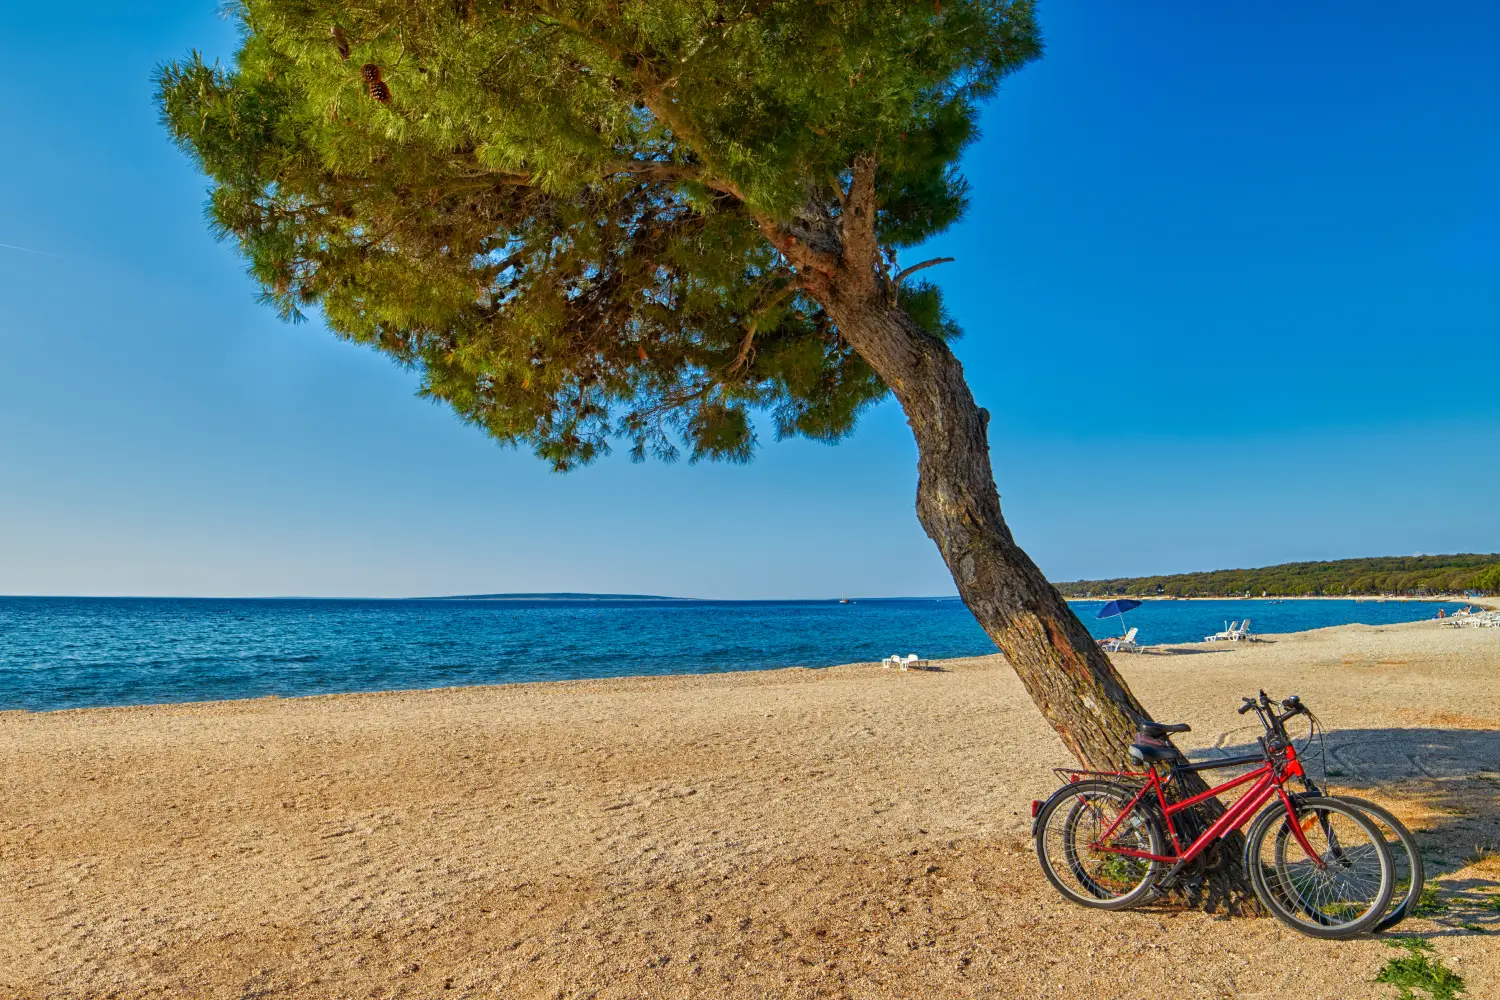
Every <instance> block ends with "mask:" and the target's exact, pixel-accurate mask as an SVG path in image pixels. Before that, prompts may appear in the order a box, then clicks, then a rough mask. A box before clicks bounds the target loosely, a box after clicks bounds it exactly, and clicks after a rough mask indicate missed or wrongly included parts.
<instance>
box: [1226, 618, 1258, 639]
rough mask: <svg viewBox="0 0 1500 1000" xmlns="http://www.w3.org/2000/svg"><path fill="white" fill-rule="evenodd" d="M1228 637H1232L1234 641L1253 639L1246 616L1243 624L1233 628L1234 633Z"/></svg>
mask: <svg viewBox="0 0 1500 1000" xmlns="http://www.w3.org/2000/svg"><path fill="white" fill-rule="evenodd" d="M1229 638H1231V639H1233V640H1234V641H1236V642H1238V641H1239V640H1241V639H1245V640H1247V641H1249V640H1253V639H1254V636H1252V635H1251V634H1250V619H1248V618H1246V619H1245V621H1244V622H1243V624H1241V625H1240V627H1239V628H1237V629H1235V630H1234V635H1232V636H1230V637H1229Z"/></svg>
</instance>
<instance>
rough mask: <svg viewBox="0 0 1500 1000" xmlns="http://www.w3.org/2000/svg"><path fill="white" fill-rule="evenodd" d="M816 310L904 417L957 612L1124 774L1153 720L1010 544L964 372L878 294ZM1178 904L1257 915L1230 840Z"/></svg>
mask: <svg viewBox="0 0 1500 1000" xmlns="http://www.w3.org/2000/svg"><path fill="white" fill-rule="evenodd" d="M850 291H853V292H854V294H853V295H850V294H849V292H850ZM822 301H823V306H824V308H825V309H827V310H828V313H829V315H830V316H831V317H832V318H833V320H834V322H835V323H836V324H837V325H838V328H839V330H840V331H841V332H842V334H843V335H844V336H845V337H846V338H848V340H849V342H850V344H852V345H853V346H854V348H855V349H856V350H857V351H859V353H860V355H861V356H862V357H863V358H864V359H865V360H866V361H867V362H869V364H870V365H871V367H873V368H874V369H875V370H876V372H878V373H879V374H880V376H881V378H882V379H884V380H885V382H886V384H887V385H889V386H890V387H891V390H892V392H894V393H895V395H896V399H897V400H898V401H899V402H900V404H901V408H902V409H903V410H904V411H905V413H906V418H907V422H908V423H909V424H910V425H911V429H912V434H913V436H915V438H916V441H917V452H918V456H919V458H918V461H917V471H918V478H917V517H918V518H919V519H920V520H921V522H922V527H923V528H924V529H926V531H927V535H928V537H930V538H931V539H932V540H933V541H934V542H935V543H937V547H938V551H940V552H941V553H942V555H943V561H944V562H945V563H947V565H948V569H949V571H950V572H952V574H953V579H954V581H955V582H956V583H957V584H958V592H959V594H960V596H962V598H963V601H964V604H965V605H967V606H968V608H969V610H970V611H971V612H973V614H974V617H975V618H976V619H977V620H978V622H979V624H980V626H981V627H983V628H984V630H985V632H986V633H988V634H989V636H990V638H991V639H993V640H994V642H995V645H996V646H998V647H1000V651H1001V652H1002V653H1004V654H1005V658H1006V659H1007V660H1008V661H1009V662H1010V665H1011V667H1012V668H1013V669H1014V670H1015V672H1016V674H1017V675H1019V676H1020V678H1021V683H1022V684H1024V685H1025V686H1026V690H1027V691H1028V692H1029V693H1030V695H1031V697H1032V700H1033V701H1035V702H1036V704H1037V707H1039V708H1040V709H1041V710H1042V715H1043V716H1045V717H1046V719H1047V721H1048V722H1049V723H1051V724H1052V728H1053V729H1055V730H1056V731H1057V734H1058V735H1059V736H1060V737H1061V738H1062V740H1063V742H1064V743H1065V744H1067V746H1068V749H1070V750H1071V751H1072V752H1073V755H1074V756H1075V757H1077V758H1078V760H1080V761H1081V762H1083V764H1084V765H1085V766H1087V767H1091V768H1096V769H1100V770H1114V769H1116V768H1128V767H1131V766H1132V762H1131V760H1130V758H1129V756H1128V755H1127V751H1126V748H1127V747H1128V746H1129V745H1130V741H1131V736H1132V734H1133V733H1134V732H1135V730H1136V726H1137V720H1143V719H1149V718H1150V716H1149V715H1148V714H1147V712H1146V711H1145V709H1144V708H1142V707H1141V704H1140V702H1138V701H1137V700H1136V699H1135V696H1134V695H1133V694H1131V692H1130V688H1129V686H1128V685H1126V683H1125V680H1124V678H1122V677H1121V676H1120V674H1119V673H1118V672H1117V671H1116V670H1115V667H1114V664H1113V663H1111V662H1110V660H1109V658H1108V657H1107V656H1105V654H1104V653H1103V651H1101V650H1100V649H1099V646H1098V644H1097V643H1096V642H1095V641H1094V639H1093V637H1092V636H1090V634H1089V632H1088V630H1087V629H1085V628H1084V626H1083V623H1082V622H1081V621H1079V620H1078V616H1077V615H1075V614H1074V613H1073V610H1072V609H1071V608H1070V607H1068V604H1067V602H1066V601H1065V600H1064V599H1063V598H1062V595H1060V594H1059V593H1058V592H1057V589H1056V588H1055V587H1053V586H1052V585H1051V584H1050V583H1048V582H1047V580H1046V578H1045V577H1044V576H1043V575H1042V573H1041V570H1039V569H1037V567H1036V564H1035V563H1033V562H1032V561H1031V558H1030V557H1029V556H1027V555H1026V553H1025V552H1023V551H1022V550H1021V548H1020V547H1019V546H1018V545H1016V543H1015V540H1014V539H1013V538H1012V537H1011V533H1010V529H1009V528H1008V527H1007V526H1006V524H1005V519H1004V518H1003V517H1002V516H1001V513H1000V495H999V492H998V491H997V490H996V487H995V479H994V475H993V473H992V472H991V468H990V451H989V439H988V435H987V424H988V422H989V414H988V413H987V412H986V411H985V410H982V409H980V408H979V407H978V406H977V405H976V404H975V402H974V397H973V394H972V393H971V392H970V391H969V386H968V383H967V382H966V381H965V380H964V375H963V367H962V365H960V364H959V361H958V359H957V358H956V357H954V355H953V352H952V351H950V350H949V349H948V345H947V344H945V343H943V342H942V341H941V340H939V339H938V338H936V337H934V336H932V335H931V334H929V333H928V332H927V331H926V330H923V329H922V328H921V327H919V326H917V324H916V323H915V322H913V321H912V320H911V319H910V317H908V316H907V315H906V314H905V313H904V312H903V311H902V310H901V309H900V308H899V307H896V306H894V305H891V304H889V303H888V301H887V300H886V297H885V296H883V295H879V294H877V295H874V296H871V295H864V294H860V290H859V289H857V288H855V289H848V288H844V287H841V286H840V284H839V283H837V282H834V283H831V284H830V285H829V287H828V289H827V293H826V295H825V296H824V297H823V300H822ZM1171 721H1177V720H1171ZM1134 766H1139V765H1134ZM1188 777H1189V778H1190V781H1189V782H1188V784H1189V785H1190V786H1191V787H1190V788H1187V789H1185V790H1184V791H1185V793H1186V794H1192V793H1194V792H1196V791H1202V790H1205V789H1206V788H1207V787H1208V786H1207V785H1205V784H1204V783H1203V782H1202V780H1201V779H1199V778H1198V776H1197V775H1196V774H1195V775H1190V776H1188ZM1210 805H1211V806H1212V805H1216V804H1210ZM1211 811H1215V812H1217V811H1218V810H1217V809H1212V810H1211ZM1182 895H1183V896H1184V897H1185V898H1186V899H1187V900H1188V901H1189V902H1191V903H1193V904H1194V905H1198V906H1202V907H1204V908H1205V909H1209V910H1215V909H1219V908H1221V907H1222V908H1224V909H1226V910H1229V911H1231V912H1237V911H1241V910H1244V909H1249V908H1253V907H1254V905H1255V904H1254V903H1253V896H1252V894H1251V890H1250V887H1249V881H1248V879H1247V878H1246V877H1245V875H1244V872H1243V871H1242V870H1241V866H1240V857H1239V838H1238V836H1236V837H1233V838H1231V839H1230V840H1229V841H1226V842H1225V844H1224V845H1222V849H1221V850H1220V852H1219V855H1218V857H1217V859H1216V864H1215V867H1213V868H1212V869H1210V870H1207V871H1205V872H1204V873H1203V876H1202V878H1201V879H1200V880H1199V881H1198V882H1197V883H1196V884H1194V885H1192V886H1191V887H1189V888H1187V889H1186V890H1185V891H1184V892H1183V893H1182Z"/></svg>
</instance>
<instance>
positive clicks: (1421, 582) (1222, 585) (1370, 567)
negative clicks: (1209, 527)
mask: <svg viewBox="0 0 1500 1000" xmlns="http://www.w3.org/2000/svg"><path fill="white" fill-rule="evenodd" d="M1056 586H1057V589H1058V590H1060V591H1062V593H1063V594H1065V595H1066V596H1068V597H1103V596H1108V597H1114V596H1117V595H1121V594H1132V595H1147V596H1150V595H1164V596H1170V597H1242V596H1244V595H1245V594H1250V595H1252V596H1256V597H1259V596H1261V595H1262V594H1265V595H1267V596H1270V597H1302V596H1318V597H1340V596H1346V595H1349V596H1352V595H1377V594H1390V595H1397V596H1403V597H1423V596H1428V595H1434V594H1461V593H1464V592H1466V591H1480V592H1483V593H1500V553H1491V554H1489V555H1483V554H1459V555H1446V556H1386V557H1376V558H1370V559H1335V560H1330V561H1326V562H1294V563H1282V564H1280V565H1277V566H1266V567H1262V568H1260V569H1221V570H1212V571H1209V572H1203V573H1175V574H1170V575H1163V576H1133V577H1119V578H1116V579H1110V580H1072V581H1069V582H1067V583H1059V584H1057V585H1056Z"/></svg>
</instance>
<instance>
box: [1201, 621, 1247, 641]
mask: <svg viewBox="0 0 1500 1000" xmlns="http://www.w3.org/2000/svg"><path fill="white" fill-rule="evenodd" d="M1245 624H1247V625H1248V624H1250V623H1249V622H1248V621H1246V622H1245ZM1239 631H1240V623H1239V622H1230V623H1228V624H1226V625H1225V627H1224V631H1222V632H1215V633H1214V634H1213V635H1205V636H1204V637H1203V641H1204V642H1219V641H1220V640H1223V639H1233V638H1235V637H1236V636H1237V635H1239Z"/></svg>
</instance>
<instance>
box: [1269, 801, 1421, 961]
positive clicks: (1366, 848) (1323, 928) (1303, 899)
mask: <svg viewBox="0 0 1500 1000" xmlns="http://www.w3.org/2000/svg"><path fill="white" fill-rule="evenodd" d="M1307 813H1313V814H1315V815H1319V816H1321V817H1324V819H1323V823H1322V824H1320V825H1323V826H1324V827H1325V829H1326V828H1327V825H1326V823H1327V821H1326V817H1327V816H1329V815H1334V814H1336V815H1338V816H1341V817H1343V818H1344V819H1347V820H1348V821H1349V823H1350V824H1352V826H1353V828H1354V829H1355V830H1357V831H1359V833H1361V834H1362V835H1363V841H1364V842H1362V843H1359V844H1357V845H1356V844H1346V845H1340V844H1338V843H1337V838H1336V837H1335V838H1334V839H1335V843H1334V845H1333V847H1332V849H1331V852H1330V853H1331V854H1332V855H1333V857H1334V858H1335V859H1336V860H1338V861H1339V863H1340V864H1341V866H1342V867H1343V868H1344V869H1345V872H1348V871H1349V870H1351V869H1352V867H1353V866H1352V863H1345V862H1343V861H1342V858H1343V857H1354V858H1359V859H1364V860H1368V857H1369V855H1370V854H1371V853H1373V855H1374V858H1375V861H1376V862H1377V871H1378V873H1379V874H1378V884H1377V886H1376V888H1375V890H1374V892H1373V895H1371V896H1370V897H1369V898H1368V900H1367V901H1364V902H1362V903H1355V902H1345V901H1343V900H1341V899H1339V898H1338V897H1337V896H1331V897H1330V898H1327V899H1325V898H1324V896H1323V895H1322V890H1323V889H1324V888H1330V887H1331V883H1332V882H1333V881H1335V880H1336V879H1337V878H1338V876H1339V874H1340V873H1339V872H1337V871H1332V872H1330V871H1329V864H1328V862H1329V854H1324V853H1321V852H1320V854H1319V857H1318V859H1316V860H1317V868H1316V871H1312V870H1311V869H1306V868H1300V867H1298V868H1293V866H1292V865H1291V864H1289V863H1288V862H1287V861H1286V858H1285V851H1283V852H1282V855H1281V857H1279V858H1277V859H1275V860H1274V862H1273V864H1272V865H1269V866H1268V865H1267V864H1265V862H1264V860H1263V859H1264V857H1265V855H1264V852H1263V847H1264V845H1265V840H1266V836H1267V834H1269V833H1270V830H1271V825H1272V824H1273V823H1276V822H1278V821H1279V822H1280V823H1281V827H1282V828H1284V827H1286V820H1287V815H1286V810H1285V809H1284V808H1283V807H1282V806H1281V804H1280V803H1279V802H1275V803H1273V804H1272V805H1270V806H1269V807H1267V808H1266V809H1265V810H1263V811H1262V812H1261V813H1260V815H1258V816H1256V817H1255V819H1254V820H1253V821H1252V822H1251V824H1250V829H1249V831H1248V832H1247V833H1246V835H1245V869H1246V870H1247V871H1248V872H1249V873H1250V884H1251V886H1252V887H1253V888H1254V890H1255V895H1256V896H1257V897H1258V898H1259V899H1260V901H1261V903H1262V905H1264V906H1265V908H1266V909H1267V910H1269V911H1270V913H1271V915H1272V916H1274V917H1275V918H1276V919H1277V920H1280V921H1281V922H1282V923H1284V924H1286V925H1287V926H1288V927H1291V928H1292V929H1293V930H1296V931H1298V932H1300V933H1302V934H1306V935H1307V936H1309V937H1315V938H1323V939H1328V940H1342V939H1345V938H1351V937H1355V936H1356V935H1359V934H1362V933H1364V932H1366V931H1368V930H1370V929H1371V928H1373V927H1374V925H1375V924H1376V923H1378V922H1380V921H1381V920H1382V919H1383V918H1384V917H1385V914H1386V910H1387V908H1388V907H1389V905H1390V901H1391V894H1392V889H1393V884H1394V881H1395V880H1394V877H1393V870H1394V866H1393V863H1392V861H1391V852H1390V848H1389V847H1387V846H1386V842H1385V836H1384V835H1383V834H1381V832H1380V829H1379V827H1377V826H1376V825H1375V822H1374V821H1373V820H1371V819H1370V818H1369V817H1368V816H1367V815H1365V813H1364V812H1363V811H1362V810H1361V809H1360V808H1359V807H1357V806H1354V805H1351V804H1349V803H1347V802H1344V801H1342V800H1340V799H1335V798H1329V797H1327V796H1322V795H1305V796H1299V797H1298V800H1297V814H1298V817H1299V819H1298V822H1302V820H1301V818H1300V817H1301V816H1303V815H1304V814H1307ZM1309 832H1311V833H1312V834H1313V837H1312V838H1310V839H1312V840H1313V846H1314V849H1315V850H1316V849H1317V842H1318V839H1320V837H1321V836H1322V835H1320V834H1319V833H1318V832H1317V831H1313V830H1309ZM1345 832H1346V835H1347V833H1348V832H1349V831H1347V830H1346V831H1345ZM1277 833H1278V836H1279V835H1280V833H1281V828H1278V831H1277ZM1273 847H1274V843H1273ZM1361 878H1362V879H1363V880H1364V881H1366V882H1367V881H1368V878H1369V873H1368V871H1366V873H1365V874H1364V875H1363V876H1361ZM1318 880H1321V881H1318ZM1310 882H1311V883H1312V884H1313V888H1312V890H1311V891H1312V892H1313V895H1312V896H1311V897H1309V895H1308V891H1307V890H1304V889H1303V888H1301V887H1300V886H1301V885H1306V884H1308V883H1310ZM1352 882H1353V880H1352V877H1350V876H1346V877H1345V884H1346V885H1348V884H1352ZM1351 908H1354V909H1357V915H1355V916H1353V917H1351V918H1350V919H1342V917H1343V916H1345V915H1346V913H1347V911H1348V910H1349V909H1351Z"/></svg>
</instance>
